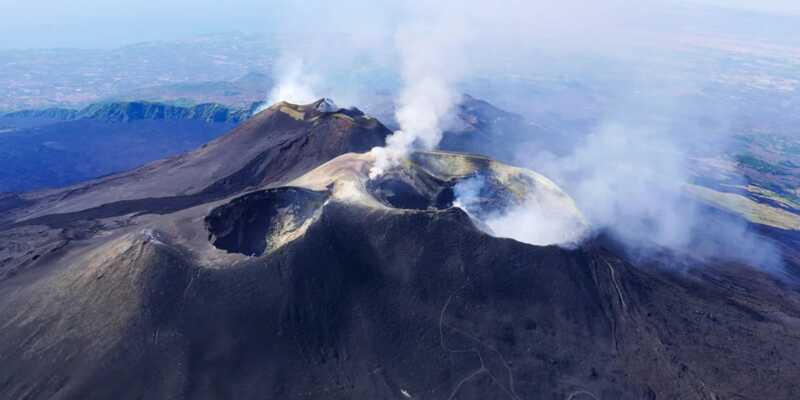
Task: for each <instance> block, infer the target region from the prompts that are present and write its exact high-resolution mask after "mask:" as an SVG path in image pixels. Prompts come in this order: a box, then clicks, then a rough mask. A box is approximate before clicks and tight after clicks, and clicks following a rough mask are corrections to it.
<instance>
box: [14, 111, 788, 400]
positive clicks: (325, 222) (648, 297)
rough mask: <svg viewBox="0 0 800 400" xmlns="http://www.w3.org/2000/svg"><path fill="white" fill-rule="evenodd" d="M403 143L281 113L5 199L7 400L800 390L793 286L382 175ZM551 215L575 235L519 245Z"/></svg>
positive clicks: (485, 198) (569, 203)
mask: <svg viewBox="0 0 800 400" xmlns="http://www.w3.org/2000/svg"><path fill="white" fill-rule="evenodd" d="M473 120H474V121H478V119H477V118H475V119H473ZM479 127H480V124H478V123H477V122H476V124H475V132H477V130H478V128H479ZM390 134H391V131H390V130H389V129H387V128H386V127H385V126H384V125H383V124H382V123H381V122H380V121H378V120H377V119H376V118H373V117H370V116H368V115H366V114H364V113H363V112H361V111H360V110H358V109H355V108H340V107H338V106H336V105H335V104H334V103H333V102H332V101H329V100H325V99H323V100H320V101H317V102H315V103H312V104H307V105H297V104H290V103H286V102H281V103H278V104H275V105H273V106H271V107H269V108H266V109H264V110H263V111H261V112H259V113H257V114H256V115H253V116H252V117H251V118H249V119H248V120H247V121H246V122H244V123H242V124H241V125H239V126H238V127H237V128H235V129H233V130H232V131H230V132H229V133H227V134H225V135H224V136H221V137H219V138H217V139H215V140H213V141H211V142H209V143H207V144H205V145H203V146H201V147H199V148H197V149H196V150H193V151H191V152H188V153H185V154H182V155H179V156H176V157H171V158H167V159H163V160H159V161H156V162H153V163H150V164H147V165H145V166H143V167H140V168H137V169H134V170H131V171H127V172H122V173H119V174H115V175H111V176H105V177H101V178H98V179H95V180H92V181H89V182H86V183H82V184H78V185H75V186H71V187H68V188H63V189H52V190H47V191H39V192H32V193H21V194H14V195H8V196H5V195H4V197H0V209H2V210H3V212H2V213H0V326H1V327H2V328H1V329H0V365H2V368H0V398H2V399H109V398H112V399H131V400H134V399H165V398H170V399H173V398H174V399H219V398H235V399H320V400H322V399H326V400H327V399H442V400H455V399H460V400H485V399H509V400H521V399H559V400H561V399H563V400H592V399H594V400H600V399H613V400H641V399H647V400H656V399H659V400H660V399H698V400H700V399H704V400H710V399H735V398H750V399H761V398H769V399H798V398H800V386H798V385H797V379H798V376H800V375H798V371H799V370H800V369H799V367H798V360H800V343H799V342H798V339H797V333H796V332H797V331H798V327H800V306H799V305H800V294H798V293H800V292H798V291H797V290H796V289H794V288H793V286H791V285H789V284H787V283H786V282H785V281H780V280H777V279H774V278H772V277H771V276H770V275H768V274H766V273H756V272H752V270H751V269H747V268H748V267H747V266H745V265H741V264H736V263H726V262H721V261H718V260H707V259H703V258H701V257H686V258H681V259H680V263H678V262H675V261H674V259H672V258H670V257H671V256H672V255H671V254H667V255H665V256H664V257H663V258H659V259H658V260H642V258H640V257H636V256H632V255H631V254H629V253H628V252H626V251H625V250H623V247H622V246H621V245H620V243H618V242H617V241H616V240H615V239H614V238H613V237H609V235H606V234H603V233H602V232H592V234H587V233H588V231H589V230H590V227H589V226H588V224H587V222H586V219H585V218H584V216H583V215H582V214H581V211H580V210H578V208H577V207H576V205H575V202H574V201H573V200H572V199H571V198H570V197H569V196H568V195H566V194H565V193H564V192H563V191H562V190H561V189H559V188H558V187H557V186H556V185H554V184H553V183H552V182H551V181H549V180H548V179H547V178H545V177H543V176H541V175H538V174H537V173H535V172H532V171H528V170H525V169H521V168H516V167H513V166H510V165H507V164H504V163H502V162H498V161H495V160H493V159H491V158H487V157H483V156H477V155H468V154H464V153H454V152H448V151H430V152H424V151H421V152H413V153H411V154H409V155H408V157H406V158H404V159H402V160H401V162H400V163H399V164H398V165H396V166H394V167H391V168H388V169H386V170H385V171H384V172H383V174H381V175H380V176H378V177H376V178H374V179H369V172H370V169H371V168H372V166H373V163H374V162H375V159H374V153H372V152H370V150H371V149H373V148H374V147H376V146H383V145H384V143H385V141H386V137H387V136H388V135H390ZM473 134H474V135H478V133H474V132H473V130H469V131H465V132H462V133H461V134H460V136H459V138H458V140H459V142H458V143H459V144H460V145H464V144H467V143H468V142H467V140H469V138H470V137H471V136H470V135H473ZM476 137H477V136H476ZM519 212H528V213H529V214H524V215H535V216H537V218H533V219H525V218H517V217H516V215H523V214H517V213H519ZM547 218H551V219H552V220H556V221H557V222H558V223H559V224H560V225H559V226H560V227H562V228H563V232H565V234H564V235H563V236H561V237H557V238H553V239H552V240H544V241H542V243H538V242H537V241H528V240H522V239H520V238H517V237H515V236H514V235H509V234H505V231H504V230H503V229H505V228H507V226H508V225H509V224H511V223H519V224H522V225H525V227H526V228H535V227H536V226H537V224H540V223H541V222H542V221H545V220H546V219H547ZM498 221H499V222H498ZM550 222H552V221H550ZM784 234H785V235H786V236H785V237H790V234H789V233H784ZM786 240H789V239H786ZM787 243H790V244H791V243H793V242H787ZM784 247H785V249H786V250H785V251H786V254H787V259H789V260H793V258H791V257H794V256H795V255H796V254H795V253H796V251H795V250H794V249H797V248H798V247H797V246H793V245H786V246H784ZM793 252H795V253H793ZM676 265H680V267H681V268H680V270H678V269H677V268H675V266H676ZM743 271H747V273H744V272H743Z"/></svg>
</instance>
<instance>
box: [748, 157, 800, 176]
mask: <svg viewBox="0 0 800 400" xmlns="http://www.w3.org/2000/svg"><path fill="white" fill-rule="evenodd" d="M736 162H738V163H739V165H742V166H745V167H748V168H752V169H754V170H756V171H758V172H763V173H765V174H772V175H789V172H788V171H786V170H785V169H784V168H782V167H779V166H777V165H773V164H770V163H768V162H766V161H764V160H761V159H759V158H756V157H754V156H752V155H750V154H739V155H737V156H736Z"/></svg>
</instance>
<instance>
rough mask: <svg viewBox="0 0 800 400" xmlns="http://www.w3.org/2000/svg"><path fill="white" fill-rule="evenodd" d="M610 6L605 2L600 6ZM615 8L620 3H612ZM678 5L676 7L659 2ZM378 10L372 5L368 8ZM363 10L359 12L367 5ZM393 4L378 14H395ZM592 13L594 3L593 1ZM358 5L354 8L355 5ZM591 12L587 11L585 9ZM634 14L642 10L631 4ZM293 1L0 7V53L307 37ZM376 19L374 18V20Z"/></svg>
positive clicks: (733, 1) (769, 0)
mask: <svg viewBox="0 0 800 400" xmlns="http://www.w3.org/2000/svg"><path fill="white" fill-rule="evenodd" d="M587 1H588V0H587ZM603 1H608V0H603ZM611 1H617V2H618V0H611ZM664 1H666V2H673V3H676V2H678V1H679V0H664ZM687 1H688V2H690V3H699V4H711V5H716V6H724V7H729V8H730V7H733V8H739V9H747V10H756V11H761V12H769V13H776V14H781V15H800V1H798V0H684V1H683V2H684V3H686V2H687ZM344 3H346V5H342V7H345V8H346V7H350V8H352V9H347V10H339V9H336V7H338V4H341V3H340V2H329V1H310V2H305V3H303V5H302V9H304V10H306V11H308V10H318V11H320V12H319V13H317V14H321V15H322V16H323V17H329V18H337V15H334V14H340V13H348V14H350V15H351V16H352V14H353V13H355V14H356V15H357V13H359V10H358V8H357V7H354V6H353V3H354V2H344ZM368 3H372V4H370V7H375V4H374V2H368ZM368 3H367V2H365V3H363V4H365V5H366V4H368ZM396 3H398V2H386V3H385V5H379V6H378V7H388V8H392V5H393V4H396ZM590 3H592V4H594V5H596V4H597V3H598V2H596V1H591V2H590ZM355 4H358V2H355ZM587 4H589V3H587ZM630 4H631V7H632V8H633V7H637V6H639V5H640V4H642V3H641V2H639V1H636V0H630ZM297 8H298V4H297V3H295V2H293V1H290V0H235V1H228V2H218V1H212V0H191V1H189V0H166V1H157V2H131V1H127V0H125V1H123V0H103V1H97V0H71V1H67V0H40V1H28V2H24V1H20V0H0V37H2V38H3V40H0V48H5V49H9V48H30V47H38V48H48V47H84V48H94V47H114V46H119V45H124V44H128V43H135V42H141V41H149V40H157V39H174V38H180V37H186V36H191V35H197V34H204V33H217V32H228V31H241V32H270V31H274V30H278V31H294V30H302V29H308V24H304V23H303V21H302V18H297V17H296V14H295V11H294V10H296V9H297ZM371 16H372V17H374V14H372V15H371Z"/></svg>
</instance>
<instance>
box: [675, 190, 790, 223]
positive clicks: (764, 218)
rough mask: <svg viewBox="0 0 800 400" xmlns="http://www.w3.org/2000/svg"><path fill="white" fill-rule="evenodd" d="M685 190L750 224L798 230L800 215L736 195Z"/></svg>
mask: <svg viewBox="0 0 800 400" xmlns="http://www.w3.org/2000/svg"><path fill="white" fill-rule="evenodd" d="M686 189H687V191H688V192H689V193H691V194H693V195H694V196H696V197H697V198H699V199H700V200H702V201H704V202H706V203H708V204H710V205H711V206H713V207H717V208H720V209H723V210H727V211H730V212H732V213H734V214H738V215H740V216H742V217H744V218H746V219H747V220H749V221H750V222H753V223H756V224H761V225H767V226H772V227H775V228H779V229H787V230H800V215H797V214H794V213H791V212H789V211H786V210H784V209H781V208H777V207H772V206H769V205H766V204H761V203H758V202H756V201H753V200H751V199H749V198H747V197H745V196H742V195H740V194H736V193H723V192H718V191H716V190H713V189H709V188H706V187H703V186H697V185H687V186H686Z"/></svg>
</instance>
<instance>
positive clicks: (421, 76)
mask: <svg viewBox="0 0 800 400" xmlns="http://www.w3.org/2000/svg"><path fill="white" fill-rule="evenodd" d="M429 11H432V14H430V15H425V16H417V17H415V18H413V19H411V22H409V23H405V24H401V26H400V28H399V29H398V31H397V34H396V35H395V45H396V47H397V50H398V54H399V57H400V73H401V77H402V81H403V87H402V89H401V91H400V96H399V98H398V101H397V111H396V112H395V118H396V120H397V122H398V124H399V125H400V129H399V130H398V131H396V132H394V134H392V135H391V136H389V137H388V138H387V139H386V146H385V147H376V148H374V149H372V153H373V154H374V156H375V164H374V166H373V168H372V169H371V170H370V178H375V177H377V176H380V175H381V174H383V172H384V171H385V170H386V169H388V168H391V167H392V166H394V165H396V164H397V163H398V162H399V161H400V160H401V159H403V158H404V157H405V156H406V155H408V153H409V152H410V151H411V150H412V149H413V148H415V147H421V148H424V149H433V148H435V147H436V146H437V145H438V144H439V141H440V140H441V139H442V131H443V130H444V129H445V128H446V127H447V124H448V123H449V120H448V116H449V115H450V114H451V111H452V110H453V108H454V107H455V106H456V105H457V104H458V102H459V100H460V96H459V95H458V94H457V93H458V92H457V91H456V90H455V88H454V85H455V83H456V82H457V81H458V80H459V79H460V78H461V77H462V76H463V75H464V73H465V69H466V68H465V67H466V62H465V60H464V55H465V54H464V53H465V47H466V44H467V43H468V41H469V32H470V30H468V29H467V26H468V25H469V24H468V23H467V18H466V15H464V14H463V13H449V12H446V8H436V9H429Z"/></svg>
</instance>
